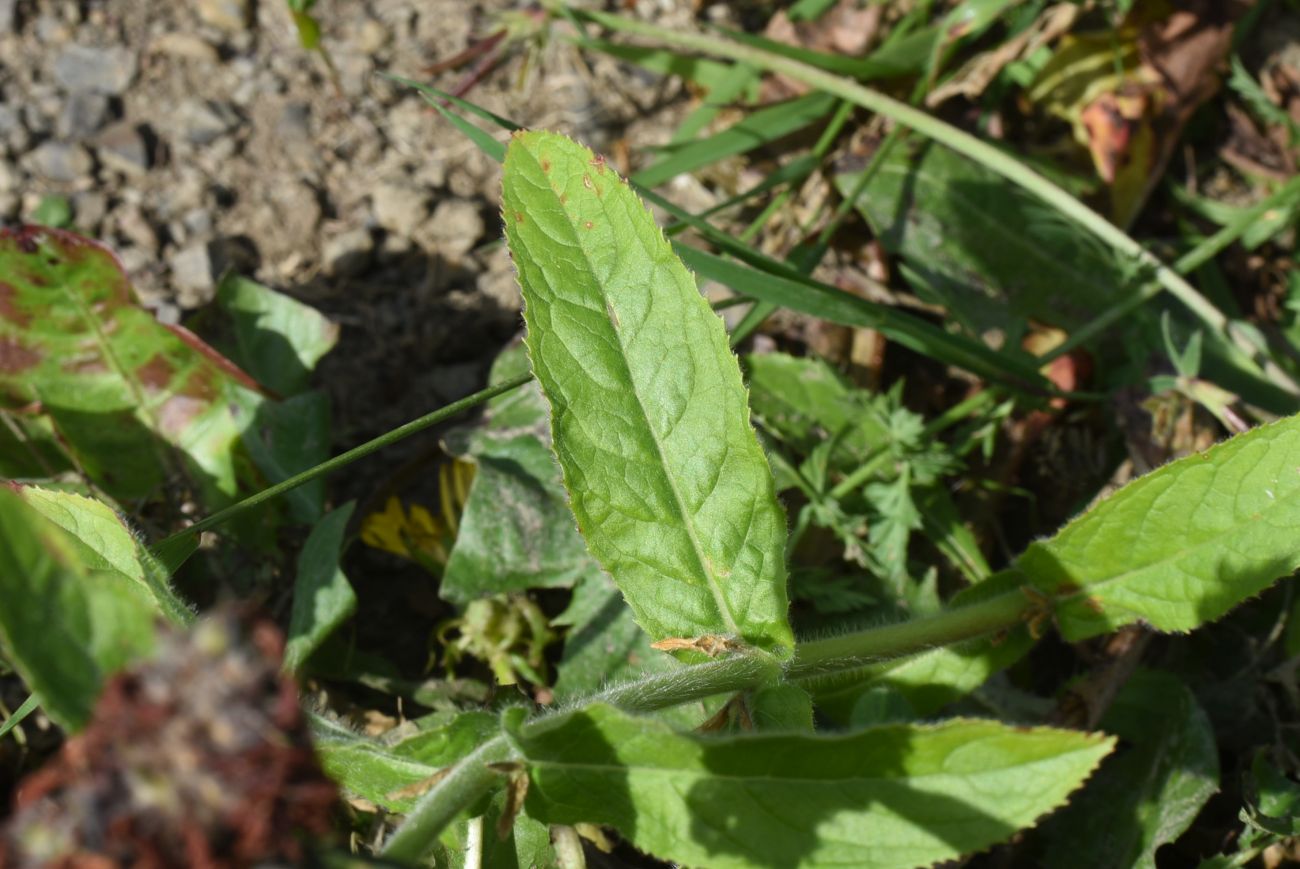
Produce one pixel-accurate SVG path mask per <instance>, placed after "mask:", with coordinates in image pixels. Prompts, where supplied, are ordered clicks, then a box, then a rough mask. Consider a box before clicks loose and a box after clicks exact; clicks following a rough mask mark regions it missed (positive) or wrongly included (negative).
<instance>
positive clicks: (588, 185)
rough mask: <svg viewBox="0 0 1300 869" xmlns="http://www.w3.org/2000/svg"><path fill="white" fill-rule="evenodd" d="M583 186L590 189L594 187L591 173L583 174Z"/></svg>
mask: <svg viewBox="0 0 1300 869" xmlns="http://www.w3.org/2000/svg"><path fill="white" fill-rule="evenodd" d="M582 186H583V187H586V188H587V189H588V190H590V189H592V184H591V176H590V175H583V176H582Z"/></svg>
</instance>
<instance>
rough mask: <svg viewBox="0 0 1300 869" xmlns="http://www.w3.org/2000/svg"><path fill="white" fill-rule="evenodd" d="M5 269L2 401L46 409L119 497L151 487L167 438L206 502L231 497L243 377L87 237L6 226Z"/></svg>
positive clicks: (1, 234) (0, 249) (242, 418)
mask: <svg viewBox="0 0 1300 869" xmlns="http://www.w3.org/2000/svg"><path fill="white" fill-rule="evenodd" d="M0 276H2V277H0V409H4V410H19V409H21V410H24V411H27V412H33V411H35V410H40V411H42V412H44V413H45V414H48V416H49V417H50V418H51V419H52V420H53V421H54V425H55V427H56V428H57V430H58V432H59V434H60V435H61V437H62V438H63V440H64V442H65V443H66V444H67V445H68V447H69V448H70V449H71V450H72V452H73V453H74V454H75V455H76V456H77V458H78V460H79V462H80V465H81V466H82V467H83V468H84V469H85V471H86V472H87V473H88V474H89V475H90V476H91V478H92V479H94V480H95V481H96V482H97V483H99V484H100V485H101V486H102V487H103V488H104V489H105V490H106V491H108V492H109V493H110V494H112V495H114V496H115V497H122V498H132V497H140V496H144V495H147V494H149V493H151V492H152V491H153V490H154V489H155V487H156V486H158V484H159V483H161V481H162V479H163V477H164V475H165V474H166V472H167V469H168V467H169V465H170V464H172V454H171V451H170V449H168V447H169V446H170V447H175V448H177V449H179V450H180V453H181V455H182V456H183V457H184V459H185V462H184V465H185V470H186V471H187V472H188V473H189V474H190V475H191V476H192V477H194V478H195V481H196V483H197V484H198V486H199V488H200V490H201V491H202V492H203V494H204V495H205V497H206V498H207V499H208V500H209V502H210V504H211V503H213V502H215V503H218V504H219V503H223V502H225V501H228V500H230V499H231V498H233V497H234V496H235V494H236V492H237V491H238V489H239V483H240V481H241V479H242V478H243V477H244V476H245V473H244V472H246V471H247V470H248V468H247V465H248V463H247V461H246V460H245V461H242V462H241V460H240V455H241V451H240V450H239V449H238V447H239V436H240V432H241V430H242V429H243V428H244V427H245V426H247V425H248V424H249V423H250V422H251V420H249V419H247V418H246V414H245V413H244V412H243V407H244V406H245V405H246V402H245V401H244V397H245V396H248V395H249V394H250V393H249V390H248V389H247V388H246V387H252V386H254V384H253V382H252V381H251V380H250V379H249V378H248V377H247V375H244V374H243V373H242V372H240V371H239V370H238V369H237V368H236V367H235V366H234V365H233V364H232V363H231V362H229V361H228V360H226V359H224V358H222V357H221V356H220V355H219V354H217V353H216V352H215V351H214V350H212V348H210V347H208V346H207V345H205V344H203V342H201V341H200V340H199V339H198V338H197V337H195V336H194V335H193V334H191V333H190V332H188V331H186V330H184V329H181V328H179V327H167V326H164V325H162V324H160V323H158V322H157V321H156V320H155V319H154V318H153V316H152V315H151V314H150V313H149V312H148V311H146V310H145V309H144V308H141V307H139V306H138V305H136V304H135V301H134V298H133V294H132V291H131V288H130V285H129V284H128V283H127V279H126V275H125V274H124V273H123V271H122V267H121V265H120V264H119V263H118V262H117V260H116V259H115V258H114V257H113V255H112V254H111V253H110V252H109V251H108V250H106V249H105V248H103V247H101V246H99V245H98V244H95V243H93V242H90V241H87V240H86V239H83V238H80V237H78V236H75V235H72V234H71V233H66V232H60V231H56V230H50V229H43V228H35V227H26V228H22V229H17V230H0ZM252 400H253V401H256V400H257V397H256V396H252Z"/></svg>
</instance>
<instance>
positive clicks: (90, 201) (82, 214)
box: [72, 190, 108, 234]
mask: <svg viewBox="0 0 1300 869" xmlns="http://www.w3.org/2000/svg"><path fill="white" fill-rule="evenodd" d="M72 213H73V214H74V215H75V218H74V221H75V223H76V225H77V228H78V229H80V230H82V231H84V232H88V233H92V234H95V233H98V232H99V226H100V224H102V223H103V222H104V215H105V214H107V213H108V197H106V196H105V195H104V194H103V193H100V192H99V191H98V190H84V191H82V192H81V193H78V194H77V195H75V196H73V197H72Z"/></svg>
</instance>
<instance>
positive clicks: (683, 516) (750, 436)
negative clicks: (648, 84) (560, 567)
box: [502, 132, 793, 649]
mask: <svg viewBox="0 0 1300 869" xmlns="http://www.w3.org/2000/svg"><path fill="white" fill-rule="evenodd" d="M502 203H503V214H504V215H505V223H506V237H507V240H508V241H509V244H510V249H511V253H512V254H513V256H514V261H515V265H516V267H517V268H518V271H519V279H520V283H521V285H522V287H523V292H524V299H525V302H526V304H527V307H526V308H525V311H524V317H525V320H526V322H527V324H528V348H529V355H530V358H531V360H532V364H533V370H534V372H535V373H536V375H537V379H538V381H539V382H540V383H541V386H542V389H543V391H544V392H545V393H546V396H547V398H548V399H549V400H550V403H551V426H552V431H553V435H554V446H555V452H556V454H557V456H558V457H559V460H560V466H561V468H562V469H563V472H564V479H565V485H566V488H567V489H568V491H569V497H570V501H571V504H572V508H573V512H574V514H575V515H576V516H577V519H578V527H579V528H580V529H581V531H582V533H583V535H584V536H585V537H586V539H587V544H588V546H589V548H590V549H591V552H592V554H593V555H595V556H596V558H597V559H598V560H599V561H600V562H601V564H602V565H603V566H604V567H605V569H606V570H607V571H609V573H610V575H611V576H613V578H614V580H615V582H617V583H618V585H619V587H620V588H621V589H622V590H623V592H624V594H625V595H626V596H627V599H628V602H629V604H630V605H631V606H632V609H633V611H634V612H635V613H636V616H637V620H638V621H639V622H640V624H641V625H642V626H643V627H644V628H645V629H646V631H647V632H648V633H650V635H651V636H652V637H654V638H655V639H663V638H666V637H694V636H701V635H706V634H733V635H739V636H741V637H743V638H744V639H745V640H747V641H749V642H751V643H754V644H755V645H758V646H760V647H764V648H768V649H777V648H785V649H788V648H789V647H790V646H791V645H792V644H793V638H792V635H791V632H790V626H789V622H788V621H787V618H786V595H785V564H784V558H783V548H784V539H785V521H784V517H783V515H782V512H781V508H780V507H779V506H778V504H777V502H776V497H775V495H774V493H773V484H772V476H771V473H770V471H769V470H768V467H767V460H766V459H765V457H764V455H763V452H762V450H761V448H760V447H759V445H758V440H757V438H756V437H755V435H754V431H753V429H752V428H750V425H749V408H748V404H747V402H746V397H745V389H744V386H743V385H742V383H741V380H740V369H739V366H738V364H737V362H736V358H735V356H733V355H732V354H731V352H730V350H729V349H728V346H727V338H726V333H725V331H724V329H723V325H722V321H721V320H720V319H719V318H718V317H717V316H716V315H715V314H714V313H713V312H712V311H711V310H710V309H709V306H708V303H707V302H705V300H704V298H703V297H702V296H701V295H700V294H699V290H698V289H697V287H696V286H695V281H694V279H693V278H692V277H691V275H690V273H689V272H688V271H687V270H686V268H685V267H684V266H683V265H682V264H681V262H680V261H679V260H678V259H677V257H676V256H675V255H674V254H673V252H672V250H671V248H670V247H669V246H668V243H667V242H666V241H665V240H664V237H663V233H661V232H660V231H659V228H658V227H657V226H655V224H654V221H653V219H652V218H651V216H650V214H649V213H648V212H647V211H646V210H645V208H644V206H643V205H642V204H641V202H640V201H639V200H638V199H637V197H636V195H635V194H633V193H632V191H631V190H630V189H629V188H628V186H627V185H626V183H624V182H623V181H622V180H621V179H620V178H618V176H617V175H616V174H615V173H614V172H613V171H612V170H610V169H609V168H607V167H606V165H605V162H604V160H602V159H600V158H597V157H595V156H593V155H592V153H591V152H590V151H588V150H587V149H586V148H583V147H582V146H580V145H578V144H576V143H574V142H571V141H569V140H568V139H565V138H564V137H562V136H558V135H554V134H549V133H533V132H530V133H520V134H516V135H515V137H514V138H513V139H512V140H511V144H510V147H509V150H508V153H507V155H506V165H505V173H504V183H503V190H502Z"/></svg>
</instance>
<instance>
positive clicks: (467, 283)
mask: <svg viewBox="0 0 1300 869" xmlns="http://www.w3.org/2000/svg"><path fill="white" fill-rule="evenodd" d="M689 5H690V4H686V3H677V4H673V3H666V4H659V5H654V4H650V8H647V9H639V10H638V12H640V13H642V14H648V15H654V16H655V17H656V18H659V19H660V20H663V19H664V18H665V17H667V18H668V19H670V20H671V19H674V18H681V17H683V16H689V14H690V11H689V8H688V7H689ZM520 7H521V4H518V3H510V2H481V0H479V2H472V3H467V2H463V0H421V2H418V3H417V2H413V0H322V2H320V3H318V4H317V6H316V8H315V10H314V11H315V14H316V17H317V18H318V19H319V21H320V22H321V24H322V29H323V33H322V36H323V40H322V42H323V45H324V46H326V48H327V49H328V51H329V54H330V57H331V58H332V61H333V64H334V66H335V68H336V70H337V76H333V75H331V74H330V72H329V69H328V67H327V65H326V63H325V62H324V61H323V59H322V57H321V56H320V55H319V54H316V53H313V52H308V51H305V50H304V49H302V48H301V47H300V45H299V44H298V38H297V31H296V29H295V27H294V24H293V21H292V18H291V16H290V13H289V12H288V10H287V6H286V4H285V3H284V2H282V0H260V2H258V0H191V2H185V3H156V2H144V0H126V2H124V0H116V2H113V0H81V2H39V0H0V221H5V222H10V221H17V220H21V219H23V218H25V217H30V216H31V215H32V213H33V212H34V210H35V209H36V207H37V205H38V203H39V202H40V201H41V200H42V199H43V198H44V197H46V196H48V195H50V194H59V195H62V196H64V197H66V198H67V199H68V201H69V202H70V203H71V205H72V211H73V218H72V219H73V225H74V226H75V228H76V229H78V230H79V231H81V232H84V233H86V234H87V235H90V236H93V237H97V238H100V239H102V240H104V241H105V242H107V243H108V244H110V245H111V246H112V247H113V248H114V249H115V250H116V251H117V252H118V254H119V256H120V257H121V259H122V261H123V263H124V264H125V265H126V267H127V269H128V270H129V272H130V274H131V276H132V278H133V280H134V282H135V285H136V287H137V290H138V292H139V293H140V296H141V297H142V299H143V300H144V302H145V303H146V304H148V305H149V306H151V307H153V308H154V309H155V310H156V311H157V313H158V316H159V317H160V318H162V319H163V320H166V321H172V322H174V321H177V320H179V319H181V318H182V317H183V316H185V315H186V313H187V312H189V311H191V310H193V309H196V308H199V307H201V306H202V305H203V304H204V303H206V302H207V301H208V300H209V299H210V298H211V297H212V294H213V292H214V289H215V285H216V281H217V279H218V278H219V277H220V275H221V273H222V272H223V271H224V270H225V269H228V268H234V269H237V270H240V271H241V272H243V273H245V274H250V275H252V276H254V277H256V278H257V279H258V280H260V281H262V282H263V283H266V284H268V285H269V286H272V287H274V288H276V289H279V290H282V291H285V292H288V293H290V294H293V295H295V296H297V297H299V298H301V299H303V300H305V301H307V302H308V303H310V304H312V305H315V306H317V307H319V308H320V309H322V310H324V311H325V312H326V313H327V314H329V315H330V316H331V317H333V318H334V319H335V320H337V321H338V322H339V323H340V324H341V325H342V326H343V340H342V343H341V344H340V346H339V348H338V349H337V350H336V351H335V352H334V353H333V354H332V355H331V356H330V357H329V358H327V360H326V362H325V363H324V364H323V366H322V372H321V373H322V375H323V376H322V381H323V385H325V386H326V387H327V388H328V389H329V390H330V392H331V393H332V397H333V399H334V400H335V406H336V416H337V418H338V421H339V422H338V424H337V425H336V430H335V439H336V441H337V442H338V444H339V445H352V444H355V443H357V442H358V441H359V440H361V439H364V438H366V437H370V436H373V435H375V434H378V433H380V432H382V431H384V430H386V429H388V428H390V427H392V426H393V425H395V424H397V423H400V422H402V421H404V420H406V419H409V418H411V417H412V416H415V415H419V414H420V413H422V412H425V411H426V410H428V409H431V408H433V407H436V406H438V405H440V404H444V403H446V402H447V401H449V400H451V399H454V398H457V397H459V396H461V395H463V394H465V393H467V392H469V391H472V390H473V389H475V388H477V387H478V386H480V385H481V384H482V382H483V378H484V376H485V368H486V365H487V364H489V363H490V361H491V359H492V357H493V356H494V355H495V353H496V351H497V350H498V349H499V348H500V346H501V345H502V344H503V343H504V342H506V341H507V340H509V339H510V337H511V336H512V335H513V334H514V333H515V331H516V330H517V329H518V327H519V318H518V307H519V299H518V294H517V290H516V288H515V284H514V279H513V275H512V273H511V269H510V265H509V261H508V257H507V255H506V252H505V250H504V248H503V247H502V246H501V245H500V244H498V243H495V242H496V239H498V238H499V230H498V223H497V216H496V214H497V199H498V189H497V188H498V171H497V167H496V166H495V164H493V163H492V161H490V160H489V159H488V158H486V157H484V156H483V155H482V154H481V153H479V152H478V150H477V149H476V148H475V147H474V146H473V145H472V144H470V143H469V142H468V141H467V140H466V139H465V138H464V137H463V136H461V135H460V134H459V133H458V132H456V131H455V130H454V129H453V128H452V127H451V126H450V125H449V124H447V123H446V122H445V121H444V120H442V119H441V118H440V117H439V116H438V114H437V113H436V112H435V111H433V110H432V109H431V108H430V107H429V105H428V104H427V103H426V102H425V101H424V99H422V98H421V97H420V96H419V95H418V94H417V93H415V92H414V91H413V90H411V89H410V88H408V87H405V86H403V85H400V84H397V83H394V82H392V81H390V80H389V79H387V78H385V77H384V75H383V74H384V73H391V74H395V75H402V76H408V77H412V78H418V79H422V80H428V81H430V82H431V83H434V84H438V85H441V86H443V87H451V86H454V85H455V83H456V82H457V81H459V80H460V79H461V77H462V76H463V75H464V71H463V70H461V71H448V72H445V73H442V74H441V75H439V76H428V75H423V74H422V70H423V69H424V68H426V67H427V66H429V65H430V64H432V63H434V62H437V61H439V60H444V59H446V58H449V57H452V56H454V55H456V54H457V53H458V52H460V51H462V50H463V49H465V48H466V46H467V45H469V44H471V43H472V42H473V41H474V39H475V38H476V37H479V36H483V35H486V34H488V33H490V32H492V31H493V30H495V29H496V28H497V27H498V25H499V23H500V21H501V18H500V16H501V15H502V14H509V13H511V12H514V11H517V10H518V9H519V8H520ZM678 7H680V8H678ZM521 57H522V55H518V56H516V58H515V59H514V60H513V61H512V62H510V63H507V64H504V65H503V66H502V67H501V68H499V69H498V70H496V71H495V72H493V73H492V74H491V75H490V76H488V77H487V78H486V79H485V80H484V81H482V82H481V83H480V84H478V85H477V86H476V87H475V88H474V89H473V91H472V92H471V93H470V94H469V96H470V97H471V98H473V99H474V100H475V101H478V102H480V103H482V104H484V105H486V106H487V107H489V108H491V109H492V110H494V111H496V112H498V113H500V114H502V115H505V116H507V117H510V118H512V119H515V120H517V121H519V122H521V123H524V124H526V125H529V126H540V127H548V128H552V129H560V130H564V131H566V132H569V133H571V134H575V135H579V136H581V137H582V138H583V139H585V140H586V141H587V142H588V143H589V144H591V145H592V146H593V147H596V148H602V147H605V146H608V145H611V144H612V143H613V140H614V139H617V138H626V139H629V140H631V141H636V142H638V143H645V142H650V141H656V140H661V139H663V138H664V137H666V135H667V134H668V130H669V128H668V127H666V126H662V125H664V121H663V120H661V119H657V118H651V119H648V120H645V119H643V115H646V114H648V112H647V111H646V110H647V109H648V108H649V107H650V106H656V107H662V106H663V105H665V103H671V102H672V101H673V100H674V98H675V97H676V96H677V91H676V90H675V86H674V85H671V84H661V83H659V82H657V81H655V80H654V79H652V78H649V77H647V76H644V75H637V74H635V73H634V72H632V71H630V70H628V69H626V68H619V67H617V66H616V65H615V64H613V63H612V62H611V61H609V60H608V59H607V58H599V57H592V56H590V55H587V56H583V57H580V56H579V55H578V54H577V52H576V51H575V50H574V49H573V48H572V47H571V46H569V45H568V44H566V43H564V42H563V41H562V40H552V41H551V42H550V44H549V45H548V46H547V47H546V48H545V49H544V50H543V51H542V52H541V53H540V54H539V55H538V56H537V58H536V62H534V63H532V64H530V68H529V69H528V71H527V72H526V74H525V73H524V70H523V64H522V62H521ZM656 125H659V126H656Z"/></svg>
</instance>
